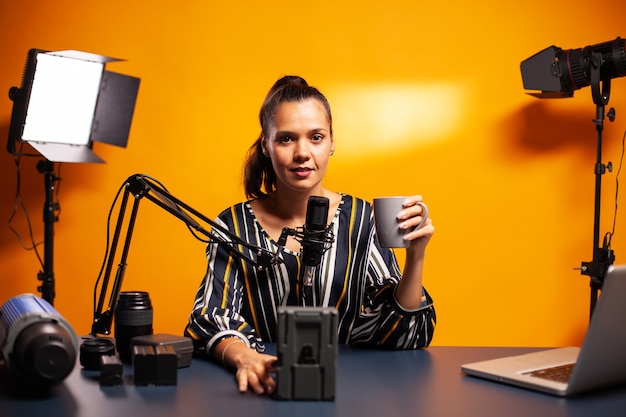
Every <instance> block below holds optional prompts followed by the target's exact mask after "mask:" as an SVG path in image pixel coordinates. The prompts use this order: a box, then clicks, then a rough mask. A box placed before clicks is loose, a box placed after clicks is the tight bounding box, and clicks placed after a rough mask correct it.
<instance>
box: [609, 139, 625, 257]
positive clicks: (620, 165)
mask: <svg viewBox="0 0 626 417" xmlns="http://www.w3.org/2000/svg"><path fill="white" fill-rule="evenodd" d="M625 145H626V130H625V131H624V135H623V136H622V154H621V155H620V159H619V167H618V168H617V173H616V174H615V212H614V213H613V229H612V230H611V232H609V233H607V234H606V235H605V236H604V240H605V241H606V242H607V243H606V245H605V246H606V248H605V249H610V248H611V240H613V236H614V234H615V225H616V223H617V207H618V201H617V199H618V196H619V174H620V172H621V171H622V165H623V163H624V150H625Z"/></svg>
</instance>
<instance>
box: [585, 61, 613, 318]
mask: <svg viewBox="0 0 626 417" xmlns="http://www.w3.org/2000/svg"><path fill="white" fill-rule="evenodd" d="M601 61H602V54H600V53H598V52H594V53H592V54H591V94H592V97H593V102H594V103H595V105H596V118H595V119H594V120H593V122H594V123H595V125H596V132H597V147H596V164H595V169H594V172H595V180H596V183H595V201H594V216H593V260H592V261H591V262H583V263H582V266H581V267H580V271H581V274H583V275H588V276H589V277H590V284H589V285H590V287H591V294H590V303H589V315H590V316H591V315H593V310H594V309H595V306H596V302H597V300H598V293H599V291H600V290H601V289H602V285H603V283H604V277H605V275H606V272H607V270H608V268H609V266H611V265H612V264H613V261H614V260H615V254H614V252H613V250H612V249H611V248H610V246H609V242H607V241H606V239H605V241H604V242H603V244H602V246H600V200H601V189H602V175H604V174H605V172H606V170H607V169H608V170H609V172H610V171H611V169H612V165H611V163H610V162H609V164H608V165H605V164H604V163H603V162H602V132H603V130H604V118H605V116H608V118H609V121H611V122H612V121H613V120H615V110H614V109H612V108H611V109H610V110H609V113H608V114H605V113H604V110H605V106H606V105H607V104H608V102H609V97H610V93H611V79H610V78H609V79H605V80H604V81H601V76H600V67H601Z"/></svg>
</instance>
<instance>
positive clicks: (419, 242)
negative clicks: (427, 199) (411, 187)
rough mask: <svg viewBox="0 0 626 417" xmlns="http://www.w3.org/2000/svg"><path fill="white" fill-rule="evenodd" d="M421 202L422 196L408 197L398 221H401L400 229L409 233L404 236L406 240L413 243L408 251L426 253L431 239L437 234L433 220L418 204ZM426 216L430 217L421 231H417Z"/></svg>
mask: <svg viewBox="0 0 626 417" xmlns="http://www.w3.org/2000/svg"><path fill="white" fill-rule="evenodd" d="M420 202H422V196H420V195H414V196H411V197H407V199H406V200H405V202H404V204H403V207H404V209H403V210H402V211H401V212H400V213H398V220H400V221H401V223H400V229H403V230H405V231H406V232H407V233H406V234H405V235H404V239H405V240H410V241H411V244H410V246H409V248H407V250H421V251H424V250H425V249H426V245H427V244H428V242H429V241H430V238H431V237H432V235H433V234H434V233H435V227H434V226H433V221H432V218H431V217H430V216H428V214H427V212H426V210H424V207H422V206H421V205H420V204H418V203H420ZM425 215H426V216H428V218H427V219H426V222H425V223H424V224H423V225H422V227H420V228H419V229H415V228H416V227H417V226H418V225H419V224H420V223H422V221H423V220H424V216H425ZM413 229H415V230H413Z"/></svg>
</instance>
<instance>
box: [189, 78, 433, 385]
mask: <svg viewBox="0 0 626 417" xmlns="http://www.w3.org/2000/svg"><path fill="white" fill-rule="evenodd" d="M260 122H261V135H260V136H259V138H258V139H257V140H256V142H255V143H254V144H253V146H252V147H251V148H250V151H249V153H248V157H247V160H246V162H245V166H244V174H245V175H244V186H245V192H246V196H247V198H248V199H249V200H248V201H246V202H242V203H239V204H237V205H235V206H233V207H231V208H229V209H227V210H225V211H223V212H222V213H221V214H220V215H219V216H218V222H220V224H222V225H224V226H225V227H227V228H228V229H229V230H230V231H232V232H234V233H235V234H237V235H238V236H239V237H241V238H242V239H244V240H245V241H247V242H250V243H252V244H253V245H255V246H258V247H263V248H265V249H268V250H270V251H271V252H275V251H276V250H278V249H279V246H278V244H277V242H278V241H279V239H280V237H281V233H282V231H283V229H284V228H290V229H296V228H302V226H303V225H304V224H305V220H306V211H307V203H308V198H309V196H321V197H326V198H328V200H329V216H328V222H327V224H331V226H330V227H331V230H332V231H333V235H334V242H333V244H332V245H331V247H330V248H328V250H327V251H326V252H325V253H324V256H323V259H322V261H321V264H320V265H319V266H318V267H316V268H315V274H316V275H315V279H314V283H315V284H314V286H313V288H312V298H313V299H314V300H316V301H315V302H316V304H317V305H319V306H334V307H336V308H337V310H338V318H339V326H338V340H339V343H345V344H352V345H361V346H372V347H381V348H390V349H415V348H421V347H425V346H428V344H429V343H430V341H431V338H432V334H433V331H434V327H435V310H434V307H433V305H432V299H431V298H430V296H429V295H428V293H427V292H426V291H425V290H424V289H423V287H422V270H423V263H424V254H425V250H426V245H427V243H428V241H429V240H430V238H431V236H432V234H433V233H434V227H433V225H432V221H431V219H430V218H429V219H428V220H427V221H426V224H425V225H424V226H423V227H421V228H420V229H418V230H413V229H414V227H415V226H416V225H418V224H419V223H420V222H421V220H422V217H421V215H422V208H421V206H420V205H418V204H416V203H417V202H419V201H421V197H420V196H413V197H410V198H408V199H407V201H406V202H405V204H404V209H403V210H402V211H401V212H400V213H399V214H398V219H399V222H400V227H401V228H403V229H406V230H407V233H406V234H405V236H404V238H405V239H406V240H409V241H410V245H409V247H408V248H407V249H406V261H405V267H404V270H403V272H402V273H400V269H399V266H398V262H397V259H396V257H395V256H394V254H393V251H391V250H390V249H382V248H380V246H379V245H378V241H377V239H376V235H375V231H374V222H373V216H372V208H371V206H370V204H369V203H367V202H365V201H364V200H361V199H359V198H355V197H352V196H349V195H346V194H341V193H337V192H334V191H331V190H328V189H326V188H325V187H324V186H323V184H322V180H323V178H324V174H325V173H326V168H327V166H328V162H329V159H330V157H331V156H332V155H333V153H334V150H335V141H334V138H333V130H332V116H331V111H330V106H329V104H328V101H327V100H326V98H325V96H324V95H323V94H321V93H320V92H319V91H318V90H317V89H316V88H314V87H311V86H309V85H308V84H307V83H306V81H305V80H304V79H302V78H300V77H297V76H286V77H283V78H281V79H280V80H278V81H277V82H276V83H275V84H274V86H273V87H272V89H271V90H270V91H269V93H268V95H267V97H266V98H265V101H264V103H263V106H262V107H261V111H260ZM282 243H283V242H281V247H280V251H279V256H280V259H281V261H282V262H280V263H278V264H277V265H275V266H273V267H271V268H267V269H265V270H263V271H258V270H257V269H256V268H254V267H253V266H252V265H249V264H246V263H245V262H243V261H241V260H239V259H237V258H234V257H232V256H230V255H229V253H228V252H227V251H226V250H225V248H223V247H221V245H209V246H208V248H207V259H208V268H207V272H206V275H205V277H204V279H203V281H202V284H201V286H200V288H199V290H198V293H197V295H196V300H195V303H194V307H193V311H192V313H191V316H190V321H189V324H188V325H187V327H186V330H185V334H186V335H188V336H190V337H191V338H192V339H193V340H194V344H195V347H196V353H200V354H206V355H208V356H210V357H212V358H214V359H216V360H218V361H220V362H222V363H223V364H224V365H225V366H229V367H232V368H234V369H236V379H237V384H238V388H239V390H240V391H241V392H245V391H247V389H248V388H251V389H252V390H253V391H254V392H256V393H257V394H263V393H272V392H273V391H274V389H275V382H274V380H273V378H272V377H271V375H270V374H271V372H273V371H274V363H275V360H276V358H275V357H274V356H271V355H267V354H264V353H262V352H263V342H273V341H275V337H276V310H277V307H278V306H281V305H299V304H301V303H302V296H303V295H302V291H303V289H302V286H301V283H300V282H299V280H298V277H300V276H301V269H302V268H303V266H302V264H301V255H300V251H301V247H300V243H299V242H298V240H296V239H295V238H294V237H293V236H289V237H288V238H287V240H286V242H285V243H284V245H283V244H282ZM283 246H284V247H283Z"/></svg>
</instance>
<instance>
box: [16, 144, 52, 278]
mask: <svg viewBox="0 0 626 417" xmlns="http://www.w3.org/2000/svg"><path fill="white" fill-rule="evenodd" d="M23 146H24V144H21V147H22V148H23ZM21 150H22V149H21V148H20V152H19V153H15V154H14V155H13V162H14V163H15V169H16V187H15V198H14V202H13V211H12V212H11V215H10V216H9V220H8V223H7V225H8V227H9V230H11V232H13V234H14V235H15V236H16V237H17V239H18V241H19V242H20V245H21V246H22V247H23V248H24V249H25V250H28V251H30V250H32V251H34V252H35V255H36V256H37V259H38V260H39V263H40V264H41V267H42V268H43V267H44V262H43V259H42V258H41V255H40V254H39V251H38V250H37V246H39V245H41V244H42V243H43V241H42V242H35V237H34V234H33V226H32V222H31V221H30V215H29V213H28V209H27V207H26V203H24V199H23V198H22V174H21V169H20V162H21V157H22V153H21ZM18 207H21V210H22V212H23V213H24V216H25V218H26V224H27V226H28V235H29V238H30V243H31V246H27V245H26V243H25V242H24V240H23V238H22V236H21V234H20V233H19V232H18V231H17V230H16V229H15V228H14V227H13V224H12V223H13V219H14V218H15V216H16V215H17V211H18Z"/></svg>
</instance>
